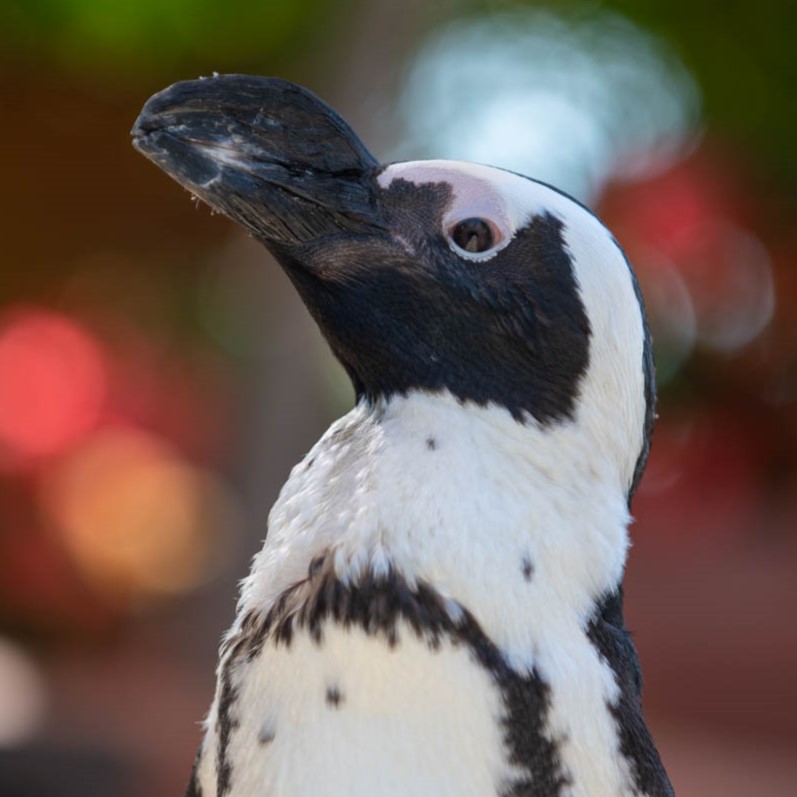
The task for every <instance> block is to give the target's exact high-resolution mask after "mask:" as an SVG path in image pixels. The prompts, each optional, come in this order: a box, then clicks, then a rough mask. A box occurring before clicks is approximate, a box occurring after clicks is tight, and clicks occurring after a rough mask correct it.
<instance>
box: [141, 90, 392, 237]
mask: <svg viewBox="0 0 797 797" xmlns="http://www.w3.org/2000/svg"><path fill="white" fill-rule="evenodd" d="M131 134H132V136H133V139H134V140H133V144H134V146H135V147H136V148H137V149H138V150H139V151H140V152H141V153H143V154H144V155H146V156H147V157H148V158H149V159H150V160H152V161H154V162H155V163H156V164H157V165H158V166H159V167H160V168H161V169H163V170H164V171H165V172H166V173H167V174H169V175H170V176H171V177H173V178H174V179H175V180H176V181H177V182H178V183H180V184H181V185H182V186H184V187H185V188H187V189H188V190H189V191H190V192H191V193H193V194H195V195H196V196H198V197H199V198H200V199H202V200H203V201H205V202H206V203H207V204H208V205H210V206H211V207H212V208H213V209H214V210H216V211H218V212H220V213H223V214H224V215H226V216H228V217H230V218H231V219H232V220H233V221H235V222H237V223H239V224H241V225H243V226H244V227H245V228H247V229H248V230H249V231H250V232H251V233H252V234H253V235H254V236H255V237H256V238H258V239H259V240H260V241H262V242H263V243H264V244H266V245H267V246H268V247H269V248H270V249H273V250H276V251H281V252H284V251H285V250H291V249H292V248H293V247H295V246H296V245H300V246H301V245H302V244H309V243H313V242H316V241H318V240H319V239H322V238H326V237H328V236H336V235H340V234H341V233H349V234H350V233H355V234H357V233H364V234H370V235H373V234H374V232H376V231H377V230H380V229H384V227H383V224H382V222H381V220H380V218H379V213H378V208H377V203H376V199H375V188H376V186H375V182H374V173H375V170H376V169H377V167H378V166H379V164H378V162H377V161H376V159H375V158H374V157H373V155H371V153H370V152H368V150H367V149H366V148H365V146H364V145H363V143H362V142H361V141H360V140H359V138H358V137H357V136H356V135H355V133H354V132H353V131H352V129H351V128H350V127H349V125H348V124H347V123H346V122H345V121H344V120H343V119H342V118H341V117H340V116H338V114H337V113H335V111H333V110H332V109H331V108H330V107H329V106H327V105H326V104H325V103H324V102H322V101H321V100H320V99H319V98H318V97H316V96H315V95H314V94H312V93H311V92H309V91H307V90H306V89H303V88H300V87H298V86H295V85H293V84H292V83H288V82H287V81H284V80H280V79H278V78H264V77H251V76H247V75H221V76H217V77H212V78H206V79H200V80H190V81H185V82H181V83H175V84H174V85H173V86H170V87H169V88H167V89H164V90H163V91H161V92H159V93H158V94H155V95H154V96H153V97H151V98H150V99H149V100H148V101H147V103H146V104H145V105H144V108H143V110H142V111H141V114H140V115H139V117H138V119H137V120H136V123H135V125H134V127H133V130H132V131H131Z"/></svg>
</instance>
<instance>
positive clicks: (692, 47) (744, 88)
mask: <svg viewBox="0 0 797 797" xmlns="http://www.w3.org/2000/svg"><path fill="white" fill-rule="evenodd" d="M519 6H521V7H522V6H530V7H533V8H540V7H548V8H550V9H552V10H554V11H555V12H556V13H557V14H562V15H565V16H573V17H576V18H578V17H580V16H582V15H584V14H594V13H595V12H596V10H599V11H605V12H612V11H614V12H618V13H620V14H622V15H623V16H625V17H627V18H628V19H630V20H632V21H633V22H635V23H637V24H638V25H640V26H642V27H643V28H645V29H647V30H649V31H651V32H652V33H654V34H657V35H659V36H661V37H662V38H663V39H666V40H667V43H668V44H669V45H670V46H671V47H672V48H673V49H674V50H675V52H676V53H678V55H679V56H680V57H681V58H682V59H683V62H684V64H685V66H686V67H687V68H688V69H689V70H690V71H691V72H692V74H693V75H694V77H695V78H696V80H697V82H698V84H699V85H700V88H701V91H702V95H703V110H704V121H705V123H706V125H707V127H708V128H709V129H710V130H712V131H721V133H722V137H723V138H725V139H726V140H727V141H728V142H730V143H732V144H736V145H738V148H739V150H740V151H744V152H745V158H746V159H747V161H748V165H750V166H752V167H753V168H761V169H762V171H763V172H766V174H767V177H769V178H772V177H774V178H775V179H776V180H777V179H780V180H781V181H782V182H783V184H784V188H785V189H787V190H793V188H794V187H795V186H797V146H795V142H796V141H797V55H795V53H797V50H795V42H797V2H794V0H757V2H755V3H750V2H736V1H734V0H731V2H724V3H723V2H717V0H603V2H599V3H589V2H586V3H585V2H583V0H575V1H574V0H464V2H463V3H462V9H463V11H466V12H467V13H473V14H485V13H490V12H494V11H496V10H502V9H507V8H513V7H519Z"/></svg>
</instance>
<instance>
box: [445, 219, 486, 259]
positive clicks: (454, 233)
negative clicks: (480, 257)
mask: <svg viewBox="0 0 797 797" xmlns="http://www.w3.org/2000/svg"><path fill="white" fill-rule="evenodd" d="M449 236H450V238H451V240H452V242H453V243H454V246H456V247H457V248H458V249H461V250H462V251H463V252H469V253H471V254H478V253H480V252H486V251H487V250H488V249H492V248H493V247H494V246H495V244H496V239H497V235H496V233H495V231H494V229H493V225H492V224H490V222H489V221H487V220H486V219H479V218H476V217H474V218H470V219H463V220H462V221H460V222H457V223H456V224H455V225H454V226H453V227H452V228H451V230H450V232H449Z"/></svg>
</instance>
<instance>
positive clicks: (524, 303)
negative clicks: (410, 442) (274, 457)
mask: <svg viewBox="0 0 797 797" xmlns="http://www.w3.org/2000/svg"><path fill="white" fill-rule="evenodd" d="M133 136H134V143H135V146H136V147H137V148H138V149H139V150H140V151H141V152H143V153H144V154H145V155H146V156H147V157H149V158H150V159H151V160H153V161H154V162H155V163H156V164H157V165H158V166H160V167H161V168H162V169H163V170H164V171H166V172H167V173H168V174H170V175H171V176H172V177H173V178H174V179H176V180H177V181H178V182H179V183H181V184H182V185H183V186H184V187H186V188H187V189H188V190H190V191H191V192H192V193H194V194H195V195H197V196H199V197H200V198H201V199H203V200H204V201H205V202H206V203H207V204H209V205H210V206H211V207H212V208H214V209H215V210H217V211H219V212H221V213H223V214H225V215H227V216H228V217H230V218H231V219H232V220H233V221H236V222H237V223H239V224H241V225H242V226H243V227H245V228H246V229H247V230H248V231H249V232H250V233H251V234H252V235H253V236H254V237H256V238H257V239H258V240H260V241H261V242H262V243H263V244H265V246H266V247H267V248H268V249H269V250H270V251H271V252H272V253H273V254H274V256H275V257H276V259H277V260H278V261H279V262H280V264H281V265H282V267H283V268H284V269H285V271H286V272H287V274H288V276H289V277H290V279H291V280H292V281H293V283H294V284H295V286H296V288H297V290H298V291H299V293H300V295H301V297H302V299H303V301H304V303H305V304H306V306H307V307H308V309H309V311H310V312H311V314H312V315H313V317H314V318H315V320H316V322H317V323H318V325H319V327H320V328H321V331H322V332H323V334H324V336H325V337H326V339H327V340H328V341H329V344H330V346H331V348H332V350H333V352H334V354H335V355H336V356H337V358H338V359H339V360H340V362H341V363H342V364H343V366H344V368H345V369H346V371H347V373H348V374H349V376H350V378H351V380H352V382H353V384H354V388H355V391H356V393H357V396H358V399H361V400H366V401H371V402H378V401H380V400H385V399H387V400H389V399H391V398H393V397H395V396H401V395H408V394H411V393H412V392H413V391H425V392H427V393H431V394H436V393H447V394H449V395H451V396H453V397H455V398H456V399H457V400H458V401H459V402H461V403H462V404H463V405H468V404H471V405H474V406H481V407H488V406H489V407H497V408H498V409H499V410H503V411H506V412H507V413H508V414H509V415H510V416H511V417H512V418H513V419H514V420H515V421H516V422H517V423H519V424H521V425H524V426H534V427H537V428H539V429H541V430H554V429H559V428H561V427H565V426H566V427H568V428H571V429H575V430H577V431H578V432H580V433H581V434H582V435H583V439H584V441H585V446H587V447H589V448H593V449H594V450H602V452H603V455H604V458H605V459H606V461H608V462H610V463H612V464H613V466H614V467H615V469H616V473H617V478H618V480H619V482H620V484H621V485H622V488H623V489H624V490H625V491H626V495H627V496H628V499H629V500H630V498H631V496H632V494H633V492H634V490H635V488H636V485H637V483H638V481H639V478H640V477H641V474H642V470H643V468H644V464H645V461H646V458H647V453H648V449H649V442H650V434H651V430H652V420H653V416H654V403H655V388H654V378H653V366H652V356H651V347H650V338H649V335H648V332H647V324H646V320H645V313H644V308H643V305H642V299H641V295H640V293H639V290H638V287H637V284H636V280H635V278H634V275H633V272H632V271H631V268H630V266H629V265H628V263H627V261H626V259H625V257H624V255H623V253H622V251H621V249H620V248H619V246H618V245H617V243H616V242H615V240H614V239H613V237H612V236H611V234H610V233H609V232H608V231H607V230H606V228H605V227H604V226H603V225H602V224H601V223H600V222H599V221H598V220H597V218H596V217H595V216H594V215H592V214H591V213H590V212H589V211H588V210H587V209H586V208H584V207H583V206H582V205H580V204H579V203H578V202H576V201H575V200H573V199H571V198H570V197H568V196H566V195H565V194H563V193H561V192H559V191H557V190H556V189H554V188H552V187H550V186H548V185H545V184H543V183H540V182H537V181H535V180H532V179H530V178H527V177H523V176H521V175H517V174H514V173H512V172H508V171H505V170H502V169H497V168H492V167H488V166H482V165H478V164H471V163H462V162H454V161H442V160H439V161H415V162H407V163H394V164H390V165H381V164H380V163H379V162H378V161H377V160H376V159H375V158H374V157H373V156H372V155H371V154H370V153H369V152H368V150H367V149H366V148H365V146H364V145H363V144H362V142H361V141H360V140H359V138H358V137H357V136H356V135H355V133H354V132H353V131H352V130H351V128H350V127H349V126H348V125H347V124H346V122H345V121H344V120H343V119H341V117H340V116H338V115H337V114H336V113H335V112H334V111H333V110H332V109H331V108H329V107H328V106H327V105H326V104H324V103H323V102H322V101H321V100H320V99H318V98H317V97H316V96H315V95H313V94H312V93H310V92H309V91H307V90H306V89H303V88H300V87H298V86H295V85H293V84H291V83H288V82H286V81H283V80H279V79H275V78H258V77H250V76H243V75H224V76H218V77H214V78H208V79H204V80H196V81H187V82H183V83H177V84H175V85H173V86H171V87H169V88H168V89H166V90H164V91H162V92H160V93H159V94H156V95H155V96H154V97H152V98H151V99H150V100H149V101H148V102H147V104H146V105H145V107H144V109H143V110H142V112H141V115H140V116H139V118H138V120H137V122H136V125H135V127H134V129H133Z"/></svg>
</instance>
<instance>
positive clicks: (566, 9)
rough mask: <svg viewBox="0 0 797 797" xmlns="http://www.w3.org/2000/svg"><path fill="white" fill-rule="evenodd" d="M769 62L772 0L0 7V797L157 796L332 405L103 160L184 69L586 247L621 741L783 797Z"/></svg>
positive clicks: (785, 563) (290, 330)
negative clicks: (604, 263) (604, 331)
mask: <svg viewBox="0 0 797 797" xmlns="http://www.w3.org/2000/svg"><path fill="white" fill-rule="evenodd" d="M795 41H797V6H795V5H794V4H790V3H783V2H779V0H758V2H757V3H756V4H755V6H754V7H748V6H747V5H746V4H739V3H729V4H722V5H718V4H716V3H712V2H708V0H667V2H651V1H650V0H644V1H643V0H608V1H607V2H591V3H590V2H565V1H564V0H562V1H561V2H556V1H555V0H550V2H511V1H510V0H507V1H506V2H498V1H497V0H496V2H464V1H459V2H458V1H457V0H439V1H438V2H430V1H429V0H403V2H401V3H396V2H391V0H368V1H366V0H344V1H343V2H332V1H331V0H260V2H248V1H247V0H226V1H225V2H224V3H218V2H211V0H137V2H135V3H132V2H130V3H103V2H100V1H99V0H4V2H3V4H2V5H0V45H1V46H0V103H1V104H0V109H1V110H0V161H2V172H0V173H1V174H2V190H0V225H2V226H1V227H0V229H2V243H3V246H2V252H1V253H0V796H2V797H42V796H43V795H47V796H48V797H51V796H52V795H57V796H60V795H67V796H68V795H81V796H83V795H86V794H113V795H119V796H120V797H139V796H141V797H143V795H171V794H182V793H183V792H182V790H183V788H184V786H185V783H186V780H187V777H188V773H189V770H190V766H191V761H192V758H193V755H194V752H195V750H196V747H197V745H198V742H199V738H200V730H199V727H198V725H197V722H198V720H200V719H201V718H202V716H203V715H204V713H205V711H206V710H207V707H208V705H209V702H210V699H211V695H212V690H213V683H214V679H213V669H214V665H215V658H216V647H217V642H218V640H219V638H220V635H221V633H222V631H223V630H224V629H225V628H226V627H227V626H228V625H229V623H230V622H231V620H232V617H233V610H234V601H235V593H236V582H237V580H238V579H239V578H240V577H242V576H243V575H244V574H245V572H246V570H247V567H248V562H249V559H250V558H251V556H252V555H253V554H254V553H255V552H256V550H257V549H258V548H259V546H260V541H261V540H262V538H263V536H264V534H265V529H266V515H267V512H268V509H269V507H270V505H271V503H272V502H273V500H274V499H275V497H276V494H277V491H278V489H279V487H280V485H281V484H282V483H283V481H284V480H285V478H286V476H287V473H288V470H289V468H290V467H291V465H292V464H293V463H295V462H296V461H298V460H299V459H300V457H301V456H302V455H303V454H304V452H305V451H306V450H307V449H308V447H309V446H310V445H311V443H312V442H313V441H315V439H316V438H317V437H318V436H319V435H320V434H321V432H322V431H323V430H324V429H325V428H326V426H327V425H328V424H329V422H330V421H331V420H332V419H334V418H335V417H337V416H338V415H340V414H342V413H343V412H345V411H346V410H347V409H348V408H349V407H350V406H351V402H352V393H351V389H350V388H349V386H348V384H347V382H346V380H345V378H344V376H343V372H342V370H341V369H340V368H339V367H338V366H337V364H335V363H334V362H333V361H332V360H331V358H330V355H329V354H328V352H327V350H326V348H325V346H324V344H323V342H322V341H321V339H320V336H319V334H318V332H317V331H316V329H315V328H314V326H313V324H312V323H311V321H310V319H309V317H308V315H307V314H306V312H305V311H304V309H303V308H302V307H301V305H300V303H299V301H298V299H297V298H296V296H295V295H294V293H293V291H292V290H291V288H290V286H289V285H288V283H287V280H286V279H285V277H284V276H283V275H282V273H281V272H280V271H279V269H278V268H277V267H276V266H275V265H274V263H273V262H271V261H270V259H269V257H268V256H267V254H266V253H265V251H264V250H262V249H261V248H260V247H259V246H257V245H255V244H254V243H253V242H252V241H250V240H249V239H247V238H246V237H245V236H244V235H243V234H242V233H241V232H239V231H238V230H237V229H236V228H234V227H233V225H232V224H231V223H229V222H228V221H226V220H225V219H223V218H221V217H211V215H210V213H209V212H208V210H207V209H206V208H204V207H199V208H197V207H195V205H194V204H193V203H192V202H191V201H190V198H189V196H188V194H186V193H185V192H184V191H182V190H181V189H180V188H179V187H178V186H177V185H176V184H174V183H173V182H172V181H170V180H169V179H168V178H167V177H166V176H165V175H163V174H162V173H160V172H159V171H158V170H157V169H156V168H155V167H154V166H152V165H151V164H149V163H147V162H146V161H145V160H144V159H143V158H142V157H141V156H139V155H137V154H136V153H134V151H133V149H132V148H131V146H130V141H129V136H128V131H129V129H130V127H131V125H132V122H133V120H134V118H135V116H136V114H137V112H138V110H139V109H140V107H141V105H142V104H143V102H144V100H146V98H147V97H148V96H149V95H150V94H152V93H153V92H154V91H157V90H159V89H161V88H163V87H165V86H166V85H167V84H169V83H171V82H173V81H175V80H178V79H183V78H192V77H196V76H198V75H208V74H211V73H212V72H213V71H218V72H255V73H261V74H276V75H280V76H283V77H287V78H289V79H291V80H294V81H297V82H301V83H303V84H305V85H308V86H309V87H311V88H312V89H314V90H315V91H316V92H317V93H319V94H320V95H321V96H323V97H324V98H325V99H327V100H328V101H329V102H330V103H332V104H333V105H334V106H335V107H337V108H338V109H339V110H340V111H341V112H342V113H343V115H344V116H346V117H347V118H348V119H349V120H350V121H351V122H352V124H353V125H354V127H355V128H356V129H357V130H358V131H360V133H361V134H362V135H363V137H364V139H365V141H366V142H367V143H368V144H369V146H370V148H371V149H372V150H373V151H374V153H375V154H376V155H377V156H378V157H380V158H381V159H383V160H399V159H406V158H424V157H449V158H464V159H469V160H476V161H482V162H487V163H491V164H494V165H498V166H504V167H508V168H510V169H513V170H516V171H520V172H524V173H528V174H530V175H533V176H535V177H538V178H541V179H543V180H545V181H549V182H552V183H554V184H556V185H558V186H561V187H562V188H564V189H565V190H567V191H569V192H571V193H572V194H574V195H575V196H576V197H578V198H580V199H582V200H583V201H585V202H587V203H589V204H590V205H591V206H592V207H594V208H595V209H596V210H597V211H598V213H599V214H600V215H601V216H602V217H603V218H604V220H605V221H606V222H607V223H608V225H609V226H610V227H611V228H612V230H613V231H614V232H615V234H616V235H617V238H618V239H619V241H620V242H621V244H622V245H623V246H624V247H625V249H626V251H627V253H628V255H629V257H630V258H631V260H632V262H633V263H634V264H635V267H636V269H637V271H638V274H639V277H640V281H641V283H642V286H643V290H644V292H645V296H646V299H647V303H648V308H649V312H650V315H651V321H652V326H653V332H654V336H655V343H656V359H657V367H658V379H659V388H660V408H659V413H660V419H659V422H658V426H657V430H656V435H655V439H654V445H653V454H652V458H651V461H650V465H649V467H648V471H647V475H646V477H645V479H644V481H643V483H642V486H641V489H640V491H639V494H638V498H637V499H636V502H635V506H634V514H635V515H636V518H637V522H636V523H635V525H634V526H633V529H632V532H633V536H634V548H633V550H632V553H631V558H630V564H629V568H628V576H627V620H628V624H629V627H630V628H632V629H633V630H634V631H635V638H636V641H637V644H638V647H639V650H640V654H641V658H642V662H643V667H644V672H645V676H646V691H645V705H646V710H647V715H648V718H649V721H650V724H651V726H652V729H653V732H654V735H655V737H656V740H657V743H658V745H659V747H660V749H661V752H662V755H663V757H664V759H665V762H666V764H667V767H668V769H669V772H670V775H671V778H672V780H673V783H674V785H675V787H676V791H677V793H678V795H679V797H714V795H717V797H719V795H722V797H736V795H739V797H741V796H742V795H745V797H749V795H751V794H762V795H767V796H768V797H787V795H794V794H797V719H796V717H797V675H796V674H797V623H796V622H795V616H797V578H795V574H797V319H796V317H797V270H795V263H797V146H795V142H797V96H795V95H796V94H797V56H795V50H794V42H795Z"/></svg>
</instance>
